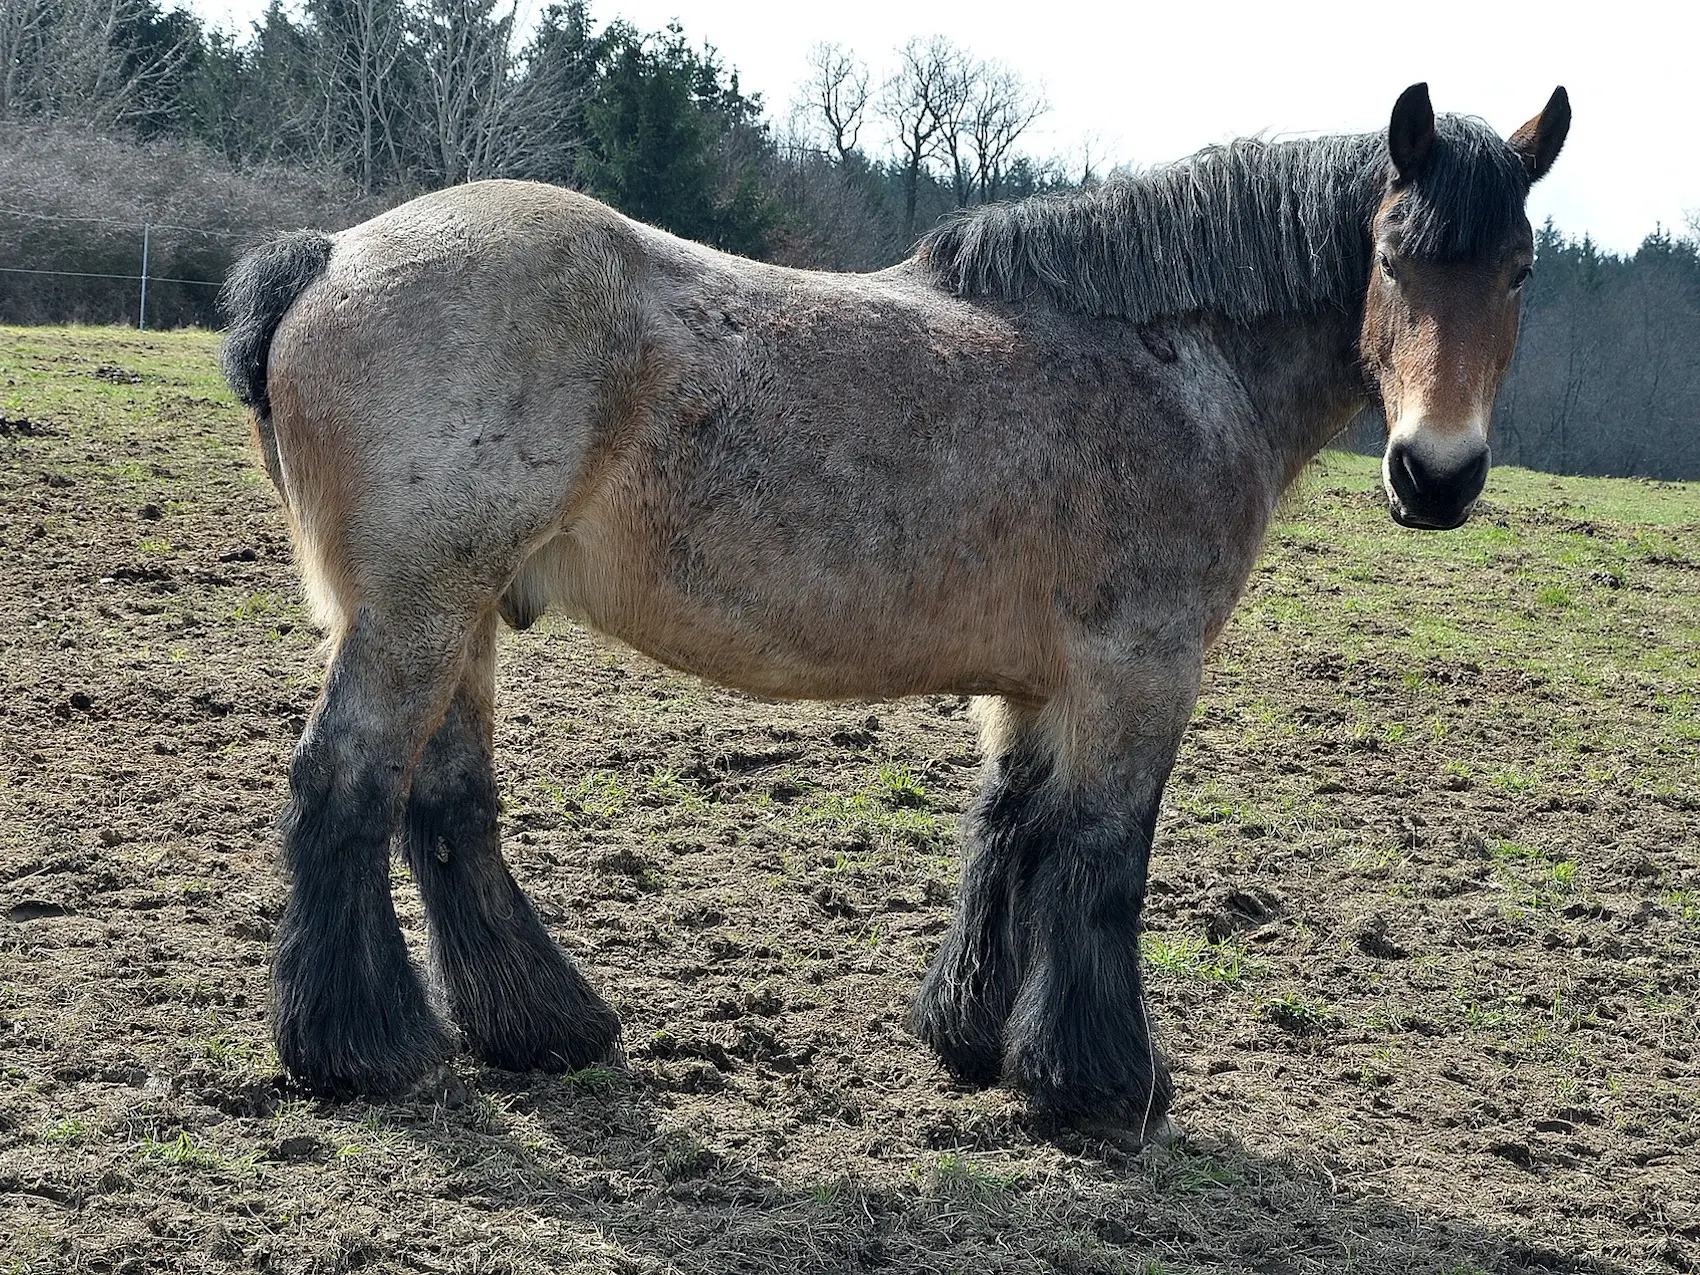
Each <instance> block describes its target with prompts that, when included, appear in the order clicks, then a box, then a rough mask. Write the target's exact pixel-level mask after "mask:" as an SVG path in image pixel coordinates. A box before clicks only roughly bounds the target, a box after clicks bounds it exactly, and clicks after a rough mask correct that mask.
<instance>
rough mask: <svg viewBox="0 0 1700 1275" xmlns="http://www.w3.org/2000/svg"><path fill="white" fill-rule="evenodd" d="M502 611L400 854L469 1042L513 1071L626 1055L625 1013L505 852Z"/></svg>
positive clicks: (437, 745) (423, 762)
mask: <svg viewBox="0 0 1700 1275" xmlns="http://www.w3.org/2000/svg"><path fill="white" fill-rule="evenodd" d="M494 628H495V620H494V617H493V616H492V617H490V618H489V619H487V620H486V621H485V622H483V624H482V625H481V626H480V629H479V630H478V632H477V633H476V635H475V636H474V639H473V643H472V649H471V653H470V654H469V656H468V658H467V662H466V669H465V672H464V673H463V674H462V677H461V681H460V686H459V687H458V688H457V689H456V691H455V696H454V699H453V701H452V702H451V703H450V705H449V709H448V713H447V714H446V715H445V716H444V718H443V724H442V725H441V726H440V727H438V729H437V733H436V734H435V735H433V736H432V738H431V742H430V743H429V744H428V745H427V746H426V748H425V752H424V755H423V756H422V757H421V758H420V761H419V766H418V769H417V770H415V771H414V775H413V789H412V793H411V794H410V796H409V797H408V803H407V815H406V818H405V819H404V820H403V824H402V839H401V845H402V852H403V854H404V855H405V857H406V859H407V864H408V867H409V868H410V869H411V870H412V872H413V876H414V879H415V880H416V881H417V882H418V884H419V890H420V894H421V896H422V897H423V898H424V901H425V916H426V920H427V922H428V924H429V926H430V936H431V937H430V960H431V972H432V974H433V976H434V978H435V979H436V981H437V983H438V984H439V986H440V987H441V988H442V989H443V993H444V998H445V999H446V1001H447V1002H448V1007H449V1012H450V1013H451V1014H452V1015H453V1016H454V1019H455V1021H456V1022H457V1023H458V1024H459V1025H460V1027H461V1030H462V1031H463V1032H465V1033H466V1040H467V1044H468V1045H469V1046H470V1047H471V1049H472V1051H473V1052H474V1053H475V1054H477V1055H478V1056H479V1057H480V1058H482V1059H484V1060H485V1061H486V1062H489V1063H493V1064H495V1065H496V1066H498V1067H505V1068H508V1069H510V1070H513V1071H528V1070H532V1069H538V1070H572V1069H576V1068H580V1067H585V1066H588V1065H590V1064H591V1063H594V1062H600V1061H604V1060H606V1059H608V1058H610V1057H612V1056H614V1055H616V1054H617V1052H618V1048H619V1039H620V1020H619V1018H618V1017H617V1016H616V1015H615V1013H614V1011H613V1010H612V1009H611V1008H609V1006H608V1003H607V1002H606V1001H604V1000H603V999H602V998H601V997H600V996H598V995H597V994H596V992H595V991H594V990H593V989H592V988H591V986H590V984H589V983H588V982H586V981H585V977H584V975H583V974H582V973H580V972H579V969H578V967H577V966H576V965H574V964H573V962H572V961H571V960H570V959H569V958H568V957H567V955H566V954H565V953H564V952H562V951H561V949H560V948H559V947H557V946H556V945H555V943H554V941H553V940H551V939H550V937H549V934H548V931H547V930H545V929H544V928H543V922H542V921H541V920H540V919H539V918H538V915H537V912H536V910H535V909H534V908H533V907H532V905H531V901H530V900H529V899H527V898H526V896H525V893H524V891H522V890H521V889H520V888H519V885H518V883H517V882H515V880H514V878H513V875H512V873H510V872H509V870H508V865H507V863H506V862H505V861H504V860H503V858H502V849H501V833H500V831H499V828H498V825H497V813H498V810H499V801H498V798H497V795H496V778H495V773H494V771H493V769H492V766H491V734H492V729H493V726H494V704H495V641H494V639H495V633H494Z"/></svg>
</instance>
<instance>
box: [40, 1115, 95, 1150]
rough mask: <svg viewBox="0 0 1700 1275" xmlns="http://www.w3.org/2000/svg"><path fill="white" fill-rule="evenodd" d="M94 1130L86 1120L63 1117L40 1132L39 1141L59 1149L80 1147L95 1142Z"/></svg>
mask: <svg viewBox="0 0 1700 1275" xmlns="http://www.w3.org/2000/svg"><path fill="white" fill-rule="evenodd" d="M95 1137H96V1135H95V1130H94V1128H93V1126H91V1125H90V1124H89V1123H88V1122H87V1121H86V1120H82V1119H79V1118H78V1117H76V1116H65V1117H63V1118H61V1119H59V1120H55V1121H54V1122H53V1123H52V1124H50V1125H48V1126H47V1128H45V1129H43V1130H42V1131H41V1140H42V1141H43V1142H48V1143H52V1144H53V1145H55V1146H61V1147H81V1146H86V1145H87V1144H88V1143H90V1142H93V1141H94V1140H95Z"/></svg>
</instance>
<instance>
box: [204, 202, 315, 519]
mask: <svg viewBox="0 0 1700 1275" xmlns="http://www.w3.org/2000/svg"><path fill="white" fill-rule="evenodd" d="M331 246H332V243H331V237H330V236H329V235H326V234H322V233H320V232H319V231H317V230H297V231H293V232H291V233H290V234H287V235H282V236H279V237H278V238H277V239H274V240H272V242H270V243H268V244H266V245H265V246H264V247H260V248H256V249H255V250H254V251H253V252H250V253H249V254H248V255H247V256H245V257H243V258H242V260H241V261H239V262H237V263H236V268H235V269H234V270H232V271H231V272H230V277H229V278H228V279H226V280H225V283H224V288H223V290H222V291H221V292H220V293H219V297H218V302H219V308H220V309H221V310H223V311H224V314H225V317H226V318H227V319H228V320H229V322H230V327H229V329H228V330H227V331H226V333H225V336H224V346H223V348H222V349H221V350H220V351H219V366H220V367H221V368H222V369H223V370H224V379H225V380H227V381H229V382H230V388H231V389H233V390H235V391H236V397H237V398H239V399H241V400H242V402H243V403H244V404H246V405H247V407H248V409H249V412H250V413H251V416H252V419H253V424H254V439H255V441H256V442H257V443H258V444H259V448H260V457H261V459H262V460H264V461H265V465H266V473H267V474H269V475H270V476H271V480H272V485H273V486H274V487H276V488H277V490H278V494H279V495H280V496H282V497H283V498H284V500H285V502H286V503H287V501H288V498H289V497H288V493H287V492H285V491H284V487H283V469H282V467H281V465H280V464H279V463H278V453H277V430H276V429H275V428H273V426H272V410H271V409H272V405H271V397H270V395H269V394H268V393H267V392H266V361H267V359H268V357H269V356H270V354H271V348H272V338H273V337H274V336H275V335H277V328H278V324H280V323H282V322H283V316H284V315H286V314H288V313H289V307H290V306H292V305H294V304H295V299H296V298H297V297H299V296H300V295H301V294H302V293H303V292H304V291H306V289H307V285H308V284H310V283H312V282H313V280H315V279H317V278H318V277H319V276H320V275H322V274H323V273H324V272H325V268H326V266H328V265H329V264H330V259H331Z"/></svg>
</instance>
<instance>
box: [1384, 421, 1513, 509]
mask: <svg viewBox="0 0 1700 1275" xmlns="http://www.w3.org/2000/svg"><path fill="white" fill-rule="evenodd" d="M1489 457H1490V453H1489V450H1488V445H1487V443H1486V442H1484V441H1481V440H1470V443H1469V445H1466V446H1460V445H1454V446H1452V447H1449V448H1447V449H1446V451H1445V453H1444V454H1443V455H1436V454H1435V452H1434V451H1433V450H1432V449H1430V448H1426V447H1424V446H1423V443H1422V440H1420V439H1413V440H1409V441H1405V440H1395V441H1393V442H1390V443H1389V444H1388V445H1387V455H1386V456H1385V457H1384V458H1383V460H1382V464H1381V477H1382V485H1383V486H1384V487H1385V488H1386V489H1387V506H1388V511H1389V512H1390V513H1391V514H1392V515H1393V521H1394V522H1396V523H1398V524H1399V525H1400V526H1401V527H1414V528H1417V529H1418V530H1421V531H1450V530H1452V528H1454V527H1461V526H1463V525H1464V523H1465V522H1466V521H1468V520H1469V517H1470V514H1471V512H1472V511H1473V510H1474V509H1475V507H1476V501H1477V499H1478V498H1479V497H1480V496H1481V494H1482V488H1483V487H1485V486H1486V485H1487V473H1488V461H1489Z"/></svg>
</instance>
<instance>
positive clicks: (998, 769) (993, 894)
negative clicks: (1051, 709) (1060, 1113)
mask: <svg viewBox="0 0 1700 1275" xmlns="http://www.w3.org/2000/svg"><path fill="white" fill-rule="evenodd" d="M974 708H975V715H976V716H977V717H978V718H979V721H980V728H981V748H982V750H983V751H984V753H985V755H986V770H985V774H984V776H983V777H982V780H981V787H980V795H979V797H978V798H977V799H976V801H975V802H974V804H973V806H972V807H970V809H969V810H968V813H967V814H966V816H964V819H963V839H962V840H963V867H962V885H961V888H960V889H959V890H958V891H957V896H956V916H955V919H954V920H953V922H952V924H951V927H950V930H949V932H948V933H947V934H946V935H945V940H944V944H943V946H942V947H941V948H940V949H939V952H938V955H937V956H936V957H935V958H934V960H933V963H932V965H931V967H930V968H929V969H928V970H927V975H926V978H925V979H923V980H922V982H921V990H920V993H919V994H918V995H917V996H916V998H915V1006H914V1009H913V1010H912V1011H911V1012H910V1015H909V1028H910V1030H911V1031H913V1032H914V1033H915V1035H917V1036H918V1037H920V1038H921V1039H922V1040H923V1041H925V1042H926V1043H927V1044H929V1045H931V1046H932V1048H933V1051H934V1052H935V1053H937V1054H938V1056H939V1059H940V1060H941V1061H942V1062H943V1063H944V1065H945V1067H946V1068H947V1069H948V1070H949V1071H950V1073H951V1074H952V1075H953V1076H955V1077H956V1078H957V1079H958V1080H963V1081H966V1082H968V1083H969V1084H973V1085H981V1086H985V1085H993V1084H996V1083H997V1081H998V1077H999V1076H1001V1075H1002V1074H1003V1055H1004V1023H1005V1022H1006V1021H1007V1020H1008V1018H1009V1012H1010V1008H1011V1007H1012V1006H1013V1005H1014V1003H1015V997H1016V993H1017V992H1018V991H1020V989H1021V972H1022V969H1023V968H1024V965H1025V957H1024V948H1025V938H1026V936H1025V934H1024V932H1023V931H1022V930H1021V928H1020V927H1018V926H1017V925H1016V924H1015V894H1016V890H1017V887H1018V884H1019V882H1020V880H1021V879H1022V877H1023V876H1024V875H1027V874H1028V873H1029V872H1030V870H1031V867H1030V863H1029V861H1030V859H1031V855H1032V850H1033V848H1034V847H1033V844H1032V841H1031V839H1030V838H1029V837H1028V836H1027V835H1026V830H1025V829H1024V827H1023V824H1022V815H1023V813H1024V812H1025V811H1026V810H1027V808H1028V804H1029V802H1030V800H1031V798H1032V795H1033V794H1032V789H1033V786H1034V780H1035V776H1034V775H1033V774H1032V766H1031V763H1030V760H1029V759H1028V758H1027V757H1026V755H1025V754H1021V753H1017V752H1015V751H1014V750H1013V749H1012V747H1011V745H1012V744H1013V743H1014V741H1015V739H1016V738H1018V737H1019V735H1020V734H1021V733H1022V732H1023V731H1024V730H1025V729H1026V727H1027V726H1028V725H1030V723H1029V722H1028V721H1026V720H1025V719H1024V715H1023V712H1022V710H1021V709H1020V708H1018V707H1016V706H1014V705H1011V704H1009V703H1007V702H1005V701H1001V700H997V701H976V703H975V706H974Z"/></svg>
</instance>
